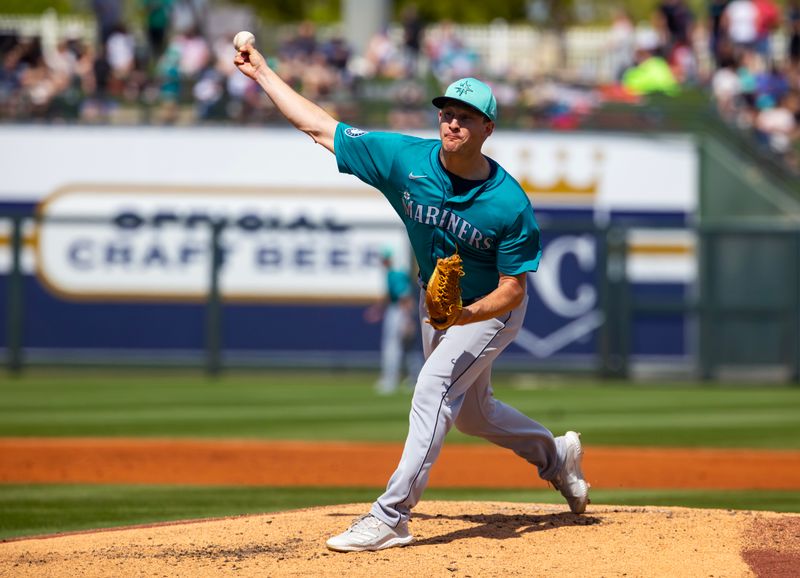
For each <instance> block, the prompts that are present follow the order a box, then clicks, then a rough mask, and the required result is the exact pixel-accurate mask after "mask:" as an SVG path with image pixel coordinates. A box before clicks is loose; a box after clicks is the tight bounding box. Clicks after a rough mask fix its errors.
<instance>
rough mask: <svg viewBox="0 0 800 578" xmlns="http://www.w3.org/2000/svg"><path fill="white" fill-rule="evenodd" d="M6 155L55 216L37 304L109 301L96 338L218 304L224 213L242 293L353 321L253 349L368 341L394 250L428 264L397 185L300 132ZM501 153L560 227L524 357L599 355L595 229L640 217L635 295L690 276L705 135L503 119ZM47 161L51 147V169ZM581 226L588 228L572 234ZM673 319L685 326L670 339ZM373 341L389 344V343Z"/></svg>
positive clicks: (68, 136)
mask: <svg viewBox="0 0 800 578" xmlns="http://www.w3.org/2000/svg"><path fill="white" fill-rule="evenodd" d="M420 136H424V137H435V135H434V134H432V133H422V134H421V135H420ZM0 151H2V152H3V154H2V155H0V171H2V174H3V175H4V178H3V180H2V182H0V209H2V208H3V207H5V208H6V209H9V208H13V209H14V210H19V209H20V208H22V209H23V210H27V211H28V212H29V213H30V214H35V215H37V216H38V217H39V219H38V220H37V221H36V222H35V223H34V221H29V222H27V223H26V227H25V231H24V239H25V244H24V247H23V255H22V256H23V260H22V263H23V270H24V271H25V273H26V274H27V275H29V279H30V281H31V283H35V285H34V286H35V287H37V289H35V290H32V292H33V294H34V297H32V299H36V300H37V301H36V303H37V308H36V312H37V313H36V314H38V312H45V311H47V312H48V315H50V316H52V315H54V311H58V310H66V309H67V308H70V307H72V308H73V310H75V311H76V313H75V314H76V315H79V316H81V319H82V320H84V321H88V320H92V319H94V317H93V316H95V315H96V316H97V319H96V323H94V324H92V329H91V330H89V329H87V331H89V332H90V333H89V334H85V335H82V337H81V338H80V339H82V340H83V341H82V343H83V344H84V345H85V346H87V347H92V346H93V345H92V344H94V343H98V344H103V343H105V342H104V340H103V338H102V332H103V331H104V327H106V326H113V325H114V324H115V321H114V315H117V314H120V315H121V313H119V312H121V311H122V310H123V305H124V304H136V303H153V304H158V303H164V304H170V303H181V302H186V303H202V302H203V300H204V299H205V296H206V294H207V291H208V287H209V282H210V281H209V279H210V269H209V267H210V255H211V230H212V226H213V225H214V224H215V223H217V224H222V225H224V228H223V232H222V234H221V238H220V244H221V249H222V253H221V255H222V259H223V268H222V271H221V276H220V283H221V291H222V295H223V297H224V298H225V299H226V301H227V302H229V303H232V304H236V303H252V304H254V305H255V306H257V307H260V308H261V309H259V310H258V311H260V312H267V313H269V315H271V316H272V318H273V319H282V316H283V315H284V313H286V312H288V311H291V315H292V319H293V320H296V321H297V325H298V326H299V325H303V323H304V321H303V318H304V316H309V317H314V316H318V315H319V313H320V309H319V306H321V307H326V306H327V307H329V309H327V310H326V311H327V314H329V315H331V316H332V317H331V318H332V319H335V324H336V327H337V329H338V330H339V331H340V333H339V334H337V336H336V337H335V338H333V341H332V342H331V341H330V340H326V338H325V337H324V336H322V335H300V334H298V335H297V339H293V338H292V336H291V335H290V334H286V333H284V334H283V335H282V339H281V340H277V338H276V337H273V336H272V335H271V334H266V333H263V332H260V331H259V332H258V333H253V334H249V333H248V334H247V335H244V334H242V333H237V336H236V338H237V339H239V338H240V337H241V340H242V342H246V343H247V346H248V347H251V348H253V349H261V348H264V349H267V348H273V349H275V348H280V347H286V348H298V347H300V348H308V349H313V350H329V349H331V348H333V349H341V350H348V349H352V350H357V349H359V348H363V347H364V341H363V340H362V339H360V338H357V334H358V333H359V332H361V333H363V331H364V328H363V327H361V323H363V321H362V320H361V319H360V313H358V309H357V308H360V307H363V306H364V305H366V304H368V303H371V302H374V301H375V300H376V299H380V298H381V295H382V294H383V291H384V272H383V270H382V268H381V265H380V256H381V254H383V253H384V252H385V251H390V252H391V253H392V254H393V256H394V258H395V262H396V264H399V265H400V266H411V264H412V263H411V258H410V255H409V251H408V245H407V241H406V238H405V233H404V230H403V228H402V225H401V223H400V220H399V219H398V217H397V216H396V215H395V214H394V212H393V210H392V209H391V207H390V205H389V204H388V203H387V202H386V200H385V199H384V198H383V197H382V195H381V194H380V193H379V192H377V191H375V190H374V189H372V188H370V187H368V186H367V185H365V184H363V183H361V182H360V181H358V180H357V179H355V178H354V177H352V176H350V175H342V174H339V173H338V172H337V170H336V163H335V159H334V158H333V156H332V155H331V154H330V153H329V152H328V151H326V150H324V149H322V147H319V146H316V145H313V144H312V143H311V142H309V140H308V138H307V137H306V136H305V135H303V134H300V133H298V132H296V131H291V130H283V129H249V128H248V129H240V128H237V129H232V128H225V129H199V128H186V129H181V128H174V129H170V130H165V129H157V128H108V127H105V128H94V127H91V128H75V127H13V126H9V127H0ZM485 152H486V153H487V154H488V155H490V156H492V157H493V158H494V159H496V160H497V161H498V162H499V163H500V164H502V165H503V166H504V167H505V168H506V169H507V170H508V171H509V173H510V174H512V175H513V176H514V177H515V178H516V179H517V180H518V181H519V183H520V184H521V185H522V187H523V188H524V189H525V190H526V191H527V192H528V194H529V195H530V197H531V200H532V202H533V205H534V208H535V210H536V213H537V217H538V219H539V221H540V225H541V228H542V233H543V242H544V255H543V258H542V260H541V266H540V269H539V271H538V272H536V273H532V274H530V275H529V283H528V286H529V293H530V296H531V302H530V306H529V314H528V321H527V322H526V324H525V327H524V329H523V331H522V333H521V334H520V337H519V339H518V340H517V342H516V345H515V350H516V351H517V352H518V353H520V354H522V355H524V356H530V357H531V358H534V359H547V358H550V357H553V356H559V355H573V354H574V355H592V354H593V353H594V352H596V350H597V344H596V330H597V328H598V327H599V326H600V325H601V324H602V323H603V319H602V315H601V313H600V310H599V307H600V302H599V299H600V296H599V286H598V279H599V278H600V274H601V272H600V271H598V266H599V264H600V259H599V255H598V245H597V238H596V235H595V232H594V231H590V230H588V229H591V228H592V227H595V226H596V227H604V226H607V225H609V224H613V223H616V222H623V221H624V220H625V219H628V218H632V217H633V218H636V220H637V222H638V223H640V226H638V227H637V228H636V229H632V230H630V231H629V232H628V233H627V238H626V247H627V253H628V262H627V267H626V270H625V271H624V275H625V276H626V278H627V279H628V280H629V282H630V283H631V286H632V287H633V289H634V291H645V292H648V291H656V292H660V293H661V294H664V295H679V296H680V295H681V294H683V293H685V292H686V291H689V290H690V288H691V285H692V284H693V283H694V281H695V278H696V264H695V262H696V258H695V248H694V239H693V237H692V236H691V234H689V233H688V232H686V231H685V230H682V229H681V225H684V224H687V223H691V221H692V219H693V215H694V212H695V210H696V207H697V196H698V195H697V182H698V179H697V162H698V161H697V155H696V151H695V147H694V143H693V142H692V140H691V139H689V138H680V137H655V136H653V137H643V136H630V135H615V134H579V133H570V134H538V133H527V132H519V133H504V132H498V133H496V134H494V135H493V136H492V137H491V138H490V139H489V141H487V147H486V149H485ZM42 158H46V159H49V161H48V166H47V170H42V169H41V166H40V164H39V160H38V159H42ZM575 222H581V223H583V224H584V225H585V229H586V230H573V231H570V230H569V225H570V224H571V223H573V224H574V223H575ZM641 223H645V224H646V223H652V224H653V227H652V228H649V227H647V226H641ZM670 224H671V225H674V226H673V228H667V225H670ZM8 227H9V225H8V221H7V220H3V219H0V268H2V270H3V271H7V270H8V266H9V263H10V259H9V252H8V239H9V237H8V230H9V229H8ZM39 287H40V288H41V291H40V290H39V289H38V288H39ZM76 304H85V305H84V306H83V307H84V309H81V310H80V312H78V310H77V309H74V308H75V307H77V305H76ZM114 304H119V305H114ZM312 305H313V307H312ZM344 306H346V307H344ZM86 307H89V308H90V309H91V312H89V309H86ZM115 307H116V309H115ZM287 307H288V308H290V309H288V308H287ZM347 307H349V309H348V308H347ZM354 307H355V308H354ZM253 311H255V310H253ZM159 312H160V313H159V314H160V315H162V316H166V318H169V316H170V315H173V314H175V315H177V313H174V311H173V310H172V309H169V308H167V309H160V310H159ZM42 314H44V313H42ZM287 314H288V313H287ZM250 317H253V316H252V315H250ZM241 323H242V325H243V326H245V325H246V322H245V321H242V322H241ZM305 323H307V320H306V321H305ZM633 323H634V324H635V327H634V331H633V333H634V335H635V336H636V341H635V343H633V344H632V349H633V350H634V353H641V354H646V355H656V356H657V355H666V356H670V355H685V354H686V352H687V349H688V347H689V344H688V340H687V339H686V332H687V324H686V320H685V319H682V318H675V317H674V316H673V318H667V317H665V318H663V319H660V320H655V321H654V320H650V319H634V320H633ZM664 331H666V332H667V333H668V334H670V339H663V338H658V337H657V335H658V334H660V335H662V336H663V335H664ZM91 332H96V334H97V337H96V339H93V338H91V335H92V333H91ZM659 332H660V333H659ZM31 335H32V339H33V340H34V341H36V339H38V338H37V337H36V334H35V332H32V333H31ZM87 335H89V337H87ZM159 338H160V339H164V335H161V336H159ZM59 339H60V337H59V336H58V333H57V330H56V333H54V332H53V330H52V328H51V331H50V332H49V333H48V334H47V337H46V339H45V338H44V336H43V337H42V339H41V341H42V343H44V342H45V341H46V342H47V344H48V346H54V347H67V348H68V347H70V345H71V343H70V341H71V340H75V339H77V338H76V337H74V335H73V334H72V333H71V332H70V331H67V330H65V331H64V332H63V340H62V341H63V343H58V344H53V341H59ZM271 339H275V340H276V341H271ZM156 341H158V345H153V347H158V348H170V347H175V348H186V347H188V348H191V347H194V345H192V344H196V337H192V339H191V340H190V339H188V338H187V339H186V340H182V338H181V337H180V336H177V335H176V337H175V338H174V340H173V341H171V342H170V343H173V345H172V346H170V345H169V344H166V345H165V344H164V342H163V341H159V340H158V339H156V338H155V337H154V338H153V343H156ZM120 343H121V345H120V346H121V347H124V346H125V343H126V342H125V341H124V340H123V341H121V342H120ZM34 346H35V345H34ZM128 346H129V347H137V348H147V347H148V339H147V337H146V336H144V335H142V334H141V332H140V333H139V334H137V336H136V342H135V344H134V343H133V342H130V343H128ZM370 347H372V348H374V347H377V342H376V341H375V340H374V339H373V340H372V341H371V342H370Z"/></svg>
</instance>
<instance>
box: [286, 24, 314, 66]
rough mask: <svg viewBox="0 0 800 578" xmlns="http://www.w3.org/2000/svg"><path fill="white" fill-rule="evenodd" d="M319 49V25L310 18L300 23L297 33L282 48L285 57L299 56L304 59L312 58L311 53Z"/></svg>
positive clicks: (298, 57)
mask: <svg viewBox="0 0 800 578" xmlns="http://www.w3.org/2000/svg"><path fill="white" fill-rule="evenodd" d="M316 51H317V27H316V26H315V25H314V23H313V22H311V21H310V20H306V21H304V22H301V23H300V26H298V28H297V33H296V34H295V36H293V37H292V38H291V39H290V40H289V41H288V42H287V43H286V44H285V45H284V46H283V49H282V52H283V54H282V56H283V57H284V58H290V59H292V58H297V59H300V60H302V61H306V62H307V61H309V60H311V55H312V54H314V53H315V52H316Z"/></svg>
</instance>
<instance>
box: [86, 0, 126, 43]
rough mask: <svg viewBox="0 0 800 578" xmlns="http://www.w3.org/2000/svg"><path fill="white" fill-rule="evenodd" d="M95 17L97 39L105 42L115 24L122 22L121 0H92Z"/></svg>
mask: <svg viewBox="0 0 800 578" xmlns="http://www.w3.org/2000/svg"><path fill="white" fill-rule="evenodd" d="M92 10H93V11H94V15H95V18H96V19H97V39H98V42H100V43H101V44H105V43H106V41H107V40H108V37H109V36H111V33H112V32H114V29H115V28H116V27H117V25H119V24H121V23H122V0H92Z"/></svg>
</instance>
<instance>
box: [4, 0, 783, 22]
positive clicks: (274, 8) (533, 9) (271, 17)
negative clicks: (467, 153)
mask: <svg viewBox="0 0 800 578" xmlns="http://www.w3.org/2000/svg"><path fill="white" fill-rule="evenodd" d="M125 1H126V3H127V6H126V8H127V11H128V13H134V12H136V11H137V9H138V8H139V6H140V5H141V4H142V3H143V0H125ZM92 3H93V0H3V1H2V2H0V14H36V13H40V12H44V11H45V10H47V9H49V8H52V9H54V10H56V11H57V12H58V13H59V14H67V13H91V9H92ZM209 3H211V4H229V5H237V4H238V5H245V6H250V7H251V8H252V9H253V11H254V12H255V13H256V14H258V15H259V16H260V17H261V18H262V19H263V20H264V21H265V22H266V23H270V22H272V23H286V22H297V21H300V20H304V19H310V20H313V21H315V22H319V23H332V22H338V21H340V20H341V14H342V4H343V1H342V0H271V1H270V2H263V1H262V0H230V1H228V2H220V1H219V0H209ZM659 3H660V2H659V0H646V1H639V0H492V1H491V2H486V1H485V0H437V1H436V2H420V1H419V0H394V1H393V2H390V4H391V5H392V13H393V16H394V18H395V19H399V17H400V15H401V14H402V12H403V11H404V10H405V9H406V8H407V7H408V6H409V5H415V6H416V7H417V9H418V10H419V13H420V15H421V16H422V17H423V18H424V19H425V20H426V21H428V22H437V21H441V20H452V21H453V22H459V23H466V24H486V23H488V22H491V21H492V20H495V19H503V20H506V21H508V22H531V23H533V24H536V25H540V26H545V27H560V26H566V25H574V24H584V25H589V24H604V23H607V22H609V21H610V20H611V17H612V15H613V13H614V11H615V10H617V9H624V10H625V11H627V12H628V13H629V14H630V16H631V17H632V18H633V20H634V21H645V20H649V19H650V17H651V15H652V14H653V11H654V10H655V8H656V7H657V6H658V4H659ZM688 4H689V6H690V7H691V8H692V10H693V11H694V13H695V15H696V16H697V17H698V18H704V17H705V15H706V14H707V12H708V7H709V5H710V4H711V2H710V1H709V0H688ZM778 4H779V5H781V6H783V7H785V6H786V4H787V2H786V0H779V1H778Z"/></svg>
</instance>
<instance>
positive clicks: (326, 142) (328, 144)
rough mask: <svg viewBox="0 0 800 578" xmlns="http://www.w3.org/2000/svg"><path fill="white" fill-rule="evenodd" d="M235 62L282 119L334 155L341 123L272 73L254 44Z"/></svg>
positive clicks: (239, 53)
mask: <svg viewBox="0 0 800 578" xmlns="http://www.w3.org/2000/svg"><path fill="white" fill-rule="evenodd" d="M233 63H234V64H235V65H236V66H237V67H238V68H239V70H240V71H241V72H242V74H244V75H246V76H249V77H250V78H252V79H253V80H255V81H256V82H257V83H258V84H259V86H260V87H261V88H262V89H263V90H264V92H265V93H267V96H268V97H269V98H270V100H271V101H272V102H274V103H275V106H277V107H278V110H279V111H281V113H282V114H283V116H285V117H286V119H287V120H288V121H289V122H290V123H292V124H293V125H294V126H295V127H297V128H298V129H299V130H301V131H303V132H304V133H306V134H307V135H308V136H310V137H311V138H312V139H314V142H317V143H319V144H321V145H322V146H324V147H325V148H326V149H328V150H329V151H331V152H333V138H334V135H335V134H336V125H337V124H339V123H338V121H337V120H336V119H335V118H333V117H332V116H331V115H329V114H328V113H327V112H325V111H324V110H323V109H322V108H320V107H319V106H317V105H316V104H314V103H313V102H311V101H310V100H308V99H307V98H305V97H304V96H302V95H300V94H298V93H297V92H295V90H294V89H293V88H292V87H291V86H289V85H288V84H286V83H285V82H284V81H283V79H281V77H280V76H278V75H277V74H276V73H275V71H274V70H272V69H271V68H270V67H269V66H268V65H267V63H266V61H265V60H264V57H263V56H261V53H259V52H258V51H257V50H256V49H255V48H253V46H252V45H251V44H247V45H245V46H243V47H242V48H241V49H240V50H239V52H238V53H237V54H236V57H235V58H234V59H233Z"/></svg>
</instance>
